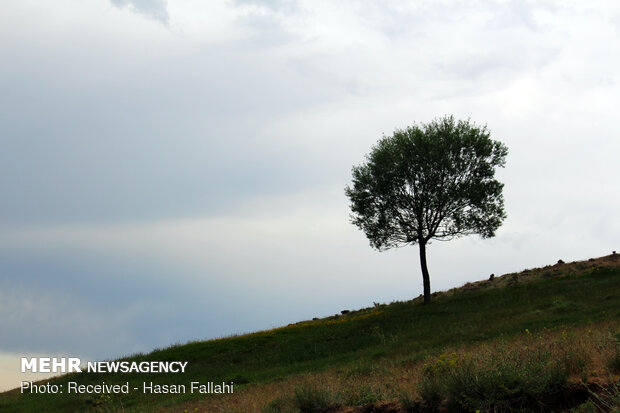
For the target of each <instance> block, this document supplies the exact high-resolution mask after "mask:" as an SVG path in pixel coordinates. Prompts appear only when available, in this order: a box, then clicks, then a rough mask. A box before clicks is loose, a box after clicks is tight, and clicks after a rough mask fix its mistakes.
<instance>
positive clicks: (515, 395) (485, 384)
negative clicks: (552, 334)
mask: <svg viewBox="0 0 620 413" xmlns="http://www.w3.org/2000/svg"><path fill="white" fill-rule="evenodd" d="M568 376H569V370H568V369H567V368H566V366H565V363H564V361H563V360H561V359H557V358H556V357H554V356H553V355H552V353H551V350H550V349H549V348H545V347H542V346H541V347H535V348H530V347H529V346H525V348H522V349H521V350H520V351H518V350H517V351H515V349H510V348H507V347H506V346H501V347H500V348H499V349H498V350H496V351H493V352H486V353H485V354H478V355H476V356H470V355H457V354H456V353H452V354H450V355H442V356H440V357H439V358H436V359H434V360H432V361H431V362H429V363H427V364H426V365H425V367H424V376H423V378H422V380H421V382H420V384H419V394H420V397H421V398H422V400H423V402H424V404H425V405H426V406H427V407H428V408H430V409H437V408H439V407H440V405H441V404H442V403H445V404H446V407H447V408H448V410H466V411H475V410H492V411H498V412H501V411H513V410H514V409H525V408H527V407H533V406H534V405H535V404H536V401H537V400H539V399H540V398H541V396H543V395H546V394H551V393H555V392H557V391H559V390H561V389H562V388H563V387H564V386H565V385H566V381H567V379H568Z"/></svg>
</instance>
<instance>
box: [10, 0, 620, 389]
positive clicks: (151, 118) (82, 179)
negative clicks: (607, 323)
mask: <svg viewBox="0 0 620 413" xmlns="http://www.w3.org/2000/svg"><path fill="white" fill-rule="evenodd" d="M0 62H1V64H0V91H1V93H0V196H1V198H0V201H1V202H0V331H2V334H1V335H0V380H4V381H0V388H3V387H4V388H7V387H10V385H9V384H7V382H8V381H10V380H14V372H15V371H16V369H17V358H18V357H20V356H24V355H34V354H40V355H62V356H71V357H83V358H97V359H103V358H112V357H118V356H121V355H126V354H129V353H133V352H136V351H148V350H150V349H153V348H155V347H160V346H166V345H170V344H172V343H177V342H186V341H188V340H193V339H203V338H213V337H219V336H225V335H229V334H233V333H243V332H249V331H255V330H258V329H264V328H271V327H274V326H278V325H282V324H286V323H289V322H294V321H298V320H302V319H309V318H312V317H314V316H326V315H330V314H334V313H337V312H339V311H340V310H343V309H355V308H361V307H366V306H369V305H372V302H373V301H378V302H390V301H393V300H406V299H410V298H412V297H415V296H418V295H419V294H420V293H421V291H422V285H421V284H422V280H421V275H420V271H419V261H418V258H417V249H416V248H413V247H409V248H401V249H398V250H393V251H387V252H382V253H379V252H376V251H375V250H373V249H371V248H370V246H369V245H368V241H367V240H366V239H365V237H364V234H363V233H362V232H361V231H359V230H357V229H356V228H355V227H354V226H353V225H351V224H350V223H349V218H348V214H349V210H348V200H347V199H346V197H345V195H344V191H343V189H344V187H345V185H347V184H348V183H349V182H350V179H351V167H352V165H354V164H359V163H360V162H362V161H363V160H364V155H365V154H366V153H367V152H368V150H369V148H370V147H371V146H372V145H373V143H374V142H376V141H377V139H379V138H380V137H381V136H382V134H386V135H387V134H391V133H392V132H393V131H394V129H396V128H403V127H405V126H407V125H411V124H413V123H414V122H418V123H419V122H428V121H430V120H432V119H433V118H435V117H438V116H443V115H445V114H453V115H454V116H455V117H457V118H463V119H465V118H471V120H472V121H474V122H476V123H479V124H487V125H488V128H489V129H490V131H491V134H492V137H493V138H494V139H498V140H501V141H503V142H504V143H505V144H506V145H507V146H508V148H509V150H510V153H509V156H508V158H507V165H506V168H505V169H503V170H501V171H500V172H499V178H500V180H501V181H502V182H504V183H505V190H504V194H505V200H506V210H507V213H508V218H507V219H506V221H505V223H504V225H503V226H502V227H501V228H500V230H499V231H498V232H497V236H496V237H495V238H493V239H488V240H482V239H480V238H479V237H475V236H474V237H467V238H461V239H459V240H456V241H452V242H448V243H434V244H432V245H431V246H430V247H429V250H428V259H429V269H430V271H431V286H432V288H433V290H442V289H447V288H451V287H454V286H459V285H462V284H463V283H465V282H467V281H473V280H479V279H483V278H486V277H488V275H489V274H490V273H495V274H502V273H505V272H510V271H519V270H522V269H524V268H528V267H534V266H538V265H545V264H548V263H554V262H555V261H557V260H558V259H560V258H561V259H564V260H565V261H572V260H578V259H586V258H589V257H593V256H601V255H606V254H609V253H610V252H611V251H612V250H614V249H620V241H619V240H618V234H619V233H620V220H619V218H618V215H617V212H618V211H619V210H620V179H619V178H620V162H618V157H619V156H620V139H618V136H619V134H620V124H619V123H618V108H619V107H620V101H619V100H620V86H619V83H618V82H619V80H620V79H619V73H620V6H618V5H617V2H614V1H612V0H609V1H587V2H585V1H583V2H577V1H574V2H567V1H537V2H530V1H516V0H515V1H490V0H487V1H484V0H480V1H469V2H461V1H460V2H456V1H409V2H407V1H394V2H382V1H371V0H368V1H362V0H360V1H342V2H333V1H316V0H308V1H305V0H299V1H293V0H291V1H287V0H268V1H267V0H265V1H258V0H229V1H209V2H203V1H196V0H169V1H166V0H89V1H80V0H56V1H54V2H40V1H34V0H31V1H28V0H7V1H3V2H2V5H0ZM9 378H10V379H9ZM11 383H13V382H11ZM2 386H3V387H2Z"/></svg>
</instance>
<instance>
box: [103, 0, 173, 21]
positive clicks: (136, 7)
mask: <svg viewBox="0 0 620 413" xmlns="http://www.w3.org/2000/svg"><path fill="white" fill-rule="evenodd" d="M110 2H111V3H112V4H113V5H115V6H116V7H119V8H125V7H128V8H130V9H131V10H133V11H135V12H136V13H140V14H143V15H145V16H147V17H149V18H151V19H155V20H159V21H160V22H162V23H164V24H167V23H168V19H169V16H168V10H167V3H168V2H167V0H110Z"/></svg>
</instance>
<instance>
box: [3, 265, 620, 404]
mask: <svg viewBox="0 0 620 413" xmlns="http://www.w3.org/2000/svg"><path fill="white" fill-rule="evenodd" d="M433 300H434V302H433V303H432V304H431V305H423V304H422V303H421V300H420V299H416V300H412V301H409V302H398V303H392V304H389V305H380V306H376V307H372V308H366V309H362V310H358V311H351V312H350V313H347V314H343V315H335V316H332V317H328V318H324V319H320V320H313V321H303V322H299V323H297V324H292V325H289V326H286V327H282V328H278V329H274V330H270V331H263V332H258V333H253V334H248V335H244V336H237V337H230V338H225V339H219V340H210V341H204V342H195V343H189V344H186V345H181V346H174V347H170V348H167V349H163V350H157V351H154V352H152V353H149V354H146V355H136V356H132V357H130V358H129V359H131V360H137V361H142V360H157V361H176V360H182V361H188V362H189V364H188V368H187V372H186V373H185V374H183V375H173V374H149V375H147V374H90V373H88V374H87V373H79V374H73V375H66V376H63V377H61V378H57V379H54V380H51V382H53V383H56V384H64V385H65V388H66V383H67V382H69V381H76V382H78V383H79V384H98V383H101V382H102V381H105V382H106V383H108V384H113V383H119V384H122V383H125V382H127V381H129V382H130V388H131V387H134V386H135V387H139V388H140V389H142V384H143V382H154V383H159V384H186V385H188V384H189V383H190V382H192V381H198V382H203V383H204V382H209V381H213V382H222V381H224V382H230V381H232V382H234V383H235V392H234V394H227V395H208V396H205V395H201V394H188V393H186V394H180V395H171V394H166V395H154V394H147V395H145V394H143V393H142V391H132V392H130V393H129V394H123V395H111V396H100V395H68V394H59V395H47V394H36V395H22V394H20V393H19V391H18V390H13V391H11V392H6V393H2V394H0V412H29V411H41V409H42V408H44V411H51V412H54V411H57V412H71V411H78V412H79V411H125V412H129V411H140V412H142V411H144V412H149V411H180V412H183V411H190V412H191V411H208V412H210V411H271V412H278V411H280V412H283V411H321V409H323V411H328V410H329V409H331V410H329V411H343V412H344V411H355V410H354V407H346V406H355V405H367V406H370V405H372V406H374V407H373V408H374V409H375V411H398V409H400V410H401V411H407V409H408V411H416V410H420V409H422V410H428V409H430V408H431V407H432V408H436V409H440V410H446V409H453V410H454V409H457V410H458V409H465V410H468V409H469V410H472V411H474V410H476V408H475V407H476V406H479V407H482V409H483V410H484V409H485V408H488V409H494V408H495V410H501V409H504V410H506V409H507V410H512V409H513V408H516V407H518V406H521V407H522V408H526V409H527V408H531V407H532V406H537V407H536V409H537V410H540V411H545V410H553V409H556V410H557V409H559V408H568V407H567V406H568V404H570V403H569V402H570V400H569V399H570V397H568V396H566V395H565V394H564V393H563V392H566V391H568V390H567V389H570V388H571V386H572V384H571V383H575V382H579V381H583V382H588V383H594V384H592V385H590V387H589V388H588V387H587V386H582V388H581V389H582V390H581V393H579V392H576V393H579V394H580V395H579V397H578V398H581V399H583V398H586V397H587V396H588V395H590V392H593V394H594V393H596V394H599V395H600V394H603V396H601V397H603V398H604V400H608V399H609V397H607V396H605V394H606V392H608V393H609V392H610V390H609V388H608V387H606V386H608V384H609V383H613V382H614V381H616V380H617V379H618V376H617V374H618V373H619V371H617V370H616V367H614V366H615V364H614V363H616V362H618V359H619V358H620V355H619V354H618V334H619V333H620V328H619V327H618V326H619V325H620V323H618V321H619V320H620V256H619V255H611V256H608V257H603V258H599V259H596V260H589V261H584V262H576V263H569V264H564V263H558V264H556V265H553V266H547V267H544V268H540V269H533V270H525V271H522V272H520V273H514V274H507V275H504V276H502V277H496V278H495V280H493V281H480V282H476V283H470V284H467V285H465V286H463V287H461V288H459V289H453V290H450V291H447V292H443V293H436V294H434V297H433ZM498 360H500V361H501V362H500V361H498ZM614 360H615V361H614ZM498 363H499V364H498ZM478 369H482V370H480V371H479V370H478ZM500 373H501V374H500ZM468 374H469V376H468ZM498 374H499V376H498ZM485 377H486V379H485ZM459 380H460V381H459ZM484 380H487V382H485V381H484ZM474 382H475V384H476V386H479V387H478V388H474V389H469V388H465V387H467V386H469V384H471V383H474ZM504 382H505V384H504ZM446 383H447V384H446ZM450 383H452V384H450ZM459 383H460V384H459ZM459 385H460V386H461V387H459ZM499 385H501V386H503V387H502V388H501V389H500V390H497V389H496V388H494V386H495V387H497V386H499ZM446 386H448V387H446ZM450 386H452V387H450ZM463 386H465V387H463ZM480 386H482V387H480ZM485 386H486V387H485ZM501 386H500V387H501ZM592 386H594V387H592ZM597 386H598V387H597ZM188 387H189V386H188ZM504 388H505V390H504ZM593 388H594V390H592V389H593ZM455 389H456V390H455ZM606 389H607V390H606ZM612 390H613V389H612ZM481 391H484V392H486V391H488V392H490V393H488V394H487V393H484V396H483V397H482V398H480V400H486V399H488V398H494V399H496V404H494V405H488V406H487V405H484V403H486V402H484V401H480V400H478V399H476V398H475V397H473V398H472V397H469V396H468V398H467V400H465V401H463V400H460V399H459V400H456V399H455V397H456V396H455V395H458V394H470V393H468V392H473V393H471V394H474V393H476V392H478V393H480V392H481ZM451 392H452V393H451ZM454 392H456V393H454ZM453 393H454V394H453ZM576 393H575V392H573V393H571V394H576ZM611 394H612V396H613V394H615V393H613V391H611ZM554 397H555V399H554ZM575 397H577V396H575ZM613 397H615V396H613ZM456 398H457V399H458V397H456ZM470 399H471V400H470ZM556 399H558V400H559V399H561V400H563V401H561V402H560V401H558V400H556ZM581 399H580V400H578V401H583V400H581ZM476 400H478V401H476ZM506 400H508V401H506ZM553 400H555V401H553ZM455 403H456V404H455ZM459 403H460V404H459ZM476 403H478V404H476ZM558 403H559V404H558ZM562 403H564V404H562ZM571 403H572V404H573V405H574V404H577V401H575V402H571ZM605 403H608V402H607V401H605ZM455 406H456V407H455ZM472 406H473V407H472ZM489 406H490V407H489ZM493 406H496V407H497V406H499V407H500V408H501V409H500V408H496V407H493ZM515 406H516V407H515ZM315 408H316V409H315ZM313 409H315V410H313ZM347 409H348V410H347ZM390 409H392V410H390Z"/></svg>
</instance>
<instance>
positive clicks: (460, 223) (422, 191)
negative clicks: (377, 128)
mask: <svg viewBox="0 0 620 413" xmlns="http://www.w3.org/2000/svg"><path fill="white" fill-rule="evenodd" d="M507 153H508V150H507V149H506V147H505V146H504V145H503V144H502V143H500V142H498V141H493V140H491V139H490V134H489V131H488V130H487V128H486V126H482V127H480V126H477V125H475V124H473V123H471V122H470V121H462V120H461V121H458V122H457V121H455V119H454V118H453V117H452V116H449V117H443V118H440V119H436V120H434V121H432V122H431V123H428V124H422V125H413V126H410V127H407V128H406V129H404V130H396V131H395V132H394V135H393V136H384V137H383V138H382V139H380V140H379V142H378V143H377V144H376V145H375V146H374V147H373V148H372V150H371V152H370V154H369V155H368V156H367V161H366V163H364V164H362V165H359V166H355V167H353V186H352V187H346V188H345V193H346V195H347V196H348V197H349V199H350V201H351V211H352V215H351V220H352V223H353V224H355V225H356V226H358V227H359V228H360V229H361V230H363V231H364V233H365V234H366V236H367V237H368V239H369V240H370V243H371V245H372V246H373V247H374V248H377V249H379V250H382V249H387V248H392V247H397V246H400V245H405V244H415V243H426V242H427V241H429V240H430V239H433V238H435V239H450V238H454V237H456V236H460V235H467V234H474V233H475V234H480V235H481V236H483V237H491V236H493V235H494V233H495V230H496V229H497V228H498V227H499V226H500V225H501V222H502V220H503V219H504V218H505V216H506V214H505V212H504V203H503V197H502V188H503V184H501V183H500V182H498V181H497V180H496V179H495V178H494V175H495V168H496V167H502V166H504V164H505V158H506V155H507Z"/></svg>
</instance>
